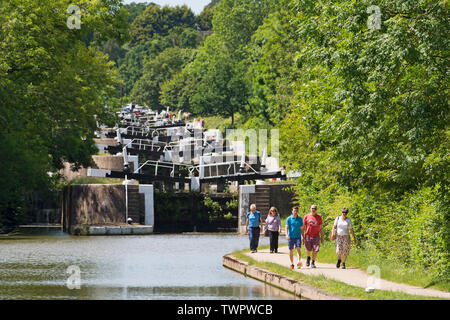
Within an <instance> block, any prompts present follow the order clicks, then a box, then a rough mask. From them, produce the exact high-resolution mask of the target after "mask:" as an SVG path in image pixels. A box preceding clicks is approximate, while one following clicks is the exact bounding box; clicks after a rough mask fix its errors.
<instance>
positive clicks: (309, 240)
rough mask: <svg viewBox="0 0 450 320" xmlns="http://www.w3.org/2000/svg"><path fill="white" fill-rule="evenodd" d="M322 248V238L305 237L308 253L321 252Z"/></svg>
mask: <svg viewBox="0 0 450 320" xmlns="http://www.w3.org/2000/svg"><path fill="white" fill-rule="evenodd" d="M319 248H320V236H314V237H311V236H305V249H306V251H314V252H319Z"/></svg>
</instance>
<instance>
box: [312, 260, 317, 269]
mask: <svg viewBox="0 0 450 320" xmlns="http://www.w3.org/2000/svg"><path fill="white" fill-rule="evenodd" d="M311 268H316V263H315V262H314V260H313V262H312V263H311Z"/></svg>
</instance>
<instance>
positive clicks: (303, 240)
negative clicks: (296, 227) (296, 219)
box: [300, 226, 305, 244]
mask: <svg viewBox="0 0 450 320" xmlns="http://www.w3.org/2000/svg"><path fill="white" fill-rule="evenodd" d="M300 232H301V233H302V242H303V244H305V226H301V227H300Z"/></svg>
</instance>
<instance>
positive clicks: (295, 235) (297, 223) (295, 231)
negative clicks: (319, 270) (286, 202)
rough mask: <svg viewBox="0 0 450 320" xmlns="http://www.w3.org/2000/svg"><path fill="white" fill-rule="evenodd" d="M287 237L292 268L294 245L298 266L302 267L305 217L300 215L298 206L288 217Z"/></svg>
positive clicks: (292, 267)
mask: <svg viewBox="0 0 450 320" xmlns="http://www.w3.org/2000/svg"><path fill="white" fill-rule="evenodd" d="M285 231H286V239H287V240H288V246H289V259H291V269H294V246H295V248H296V249H297V258H298V263H297V268H299V269H300V268H301V267H302V261H301V258H302V256H301V251H300V249H301V247H302V234H303V219H302V218H301V217H299V216H298V207H293V208H292V215H290V216H289V217H288V218H287V219H286V230H285Z"/></svg>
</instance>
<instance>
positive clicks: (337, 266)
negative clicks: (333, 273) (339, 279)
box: [336, 260, 341, 269]
mask: <svg viewBox="0 0 450 320" xmlns="http://www.w3.org/2000/svg"><path fill="white" fill-rule="evenodd" d="M340 266H341V260H338V262H337V263H336V268H338V269H339V267H340Z"/></svg>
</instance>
